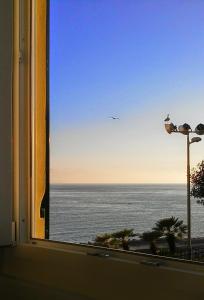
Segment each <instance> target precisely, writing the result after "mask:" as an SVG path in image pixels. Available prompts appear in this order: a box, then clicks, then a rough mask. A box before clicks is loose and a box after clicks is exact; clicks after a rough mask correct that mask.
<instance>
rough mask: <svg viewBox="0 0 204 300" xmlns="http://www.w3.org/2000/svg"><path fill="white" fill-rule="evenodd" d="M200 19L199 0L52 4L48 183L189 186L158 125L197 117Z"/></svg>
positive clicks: (203, 152)
mask: <svg viewBox="0 0 204 300" xmlns="http://www.w3.org/2000/svg"><path fill="white" fill-rule="evenodd" d="M203 20H204V2H201V1H188V0H185V1H184V0H183V1H176V0H173V1H162V0H160V1H159V0H155V1H146V0H138V1H135V0H102V1H90V0H84V1H80V0H79V1H76V0H50V115H51V116H50V139H51V144H50V163H51V169H50V170H51V171H50V177H51V183H185V182H186V138H185V136H184V135H181V134H171V135H168V134H167V133H166V131H165V129H164V122H163V121H164V119H165V117H166V115H167V114H168V113H169V114H170V117H171V119H172V122H174V123H175V124H177V125H181V124H183V123H185V122H187V123H189V124H190V125H191V126H192V129H194V128H195V127H196V125H197V124H198V123H204V113H203V112H204V22H203ZM110 116H116V117H119V119H115V120H113V119H111V118H110ZM203 159H204V136H203V141H201V142H200V143H196V144H193V145H192V146H191V166H192V167H194V166H195V165H196V164H197V163H199V162H200V161H201V160H203Z"/></svg>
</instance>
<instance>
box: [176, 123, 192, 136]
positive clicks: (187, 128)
mask: <svg viewBox="0 0 204 300" xmlns="http://www.w3.org/2000/svg"><path fill="white" fill-rule="evenodd" d="M178 131H179V132H180V133H182V134H185V135H187V134H188V133H189V132H190V131H191V126H190V125H189V124H187V123H184V124H183V125H180V126H179V127H178Z"/></svg>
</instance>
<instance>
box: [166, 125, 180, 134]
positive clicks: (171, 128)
mask: <svg viewBox="0 0 204 300" xmlns="http://www.w3.org/2000/svg"><path fill="white" fill-rule="evenodd" d="M165 129H166V131H167V132H168V133H169V134H171V133H172V132H176V131H177V127H176V125H174V124H173V123H166V124H165Z"/></svg>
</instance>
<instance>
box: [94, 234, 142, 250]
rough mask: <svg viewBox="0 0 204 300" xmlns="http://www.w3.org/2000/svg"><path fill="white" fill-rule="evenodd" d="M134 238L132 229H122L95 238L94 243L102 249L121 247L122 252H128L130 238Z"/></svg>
mask: <svg viewBox="0 0 204 300" xmlns="http://www.w3.org/2000/svg"><path fill="white" fill-rule="evenodd" d="M134 236H136V234H135V233H134V229H123V230H120V231H116V232H112V233H104V234H102V235H98V236H96V238H95V240H94V242H95V244H96V245H99V246H102V247H108V248H110V247H112V248H113V247H114V248H119V247H122V248H123V250H129V241H130V238H131V237H134Z"/></svg>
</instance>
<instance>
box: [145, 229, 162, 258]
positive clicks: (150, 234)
mask: <svg viewBox="0 0 204 300" xmlns="http://www.w3.org/2000/svg"><path fill="white" fill-rule="evenodd" d="M160 237H161V234H160V232H158V231H146V232H143V234H142V235H141V236H140V238H141V239H142V240H144V241H146V242H148V243H149V244H150V250H151V251H152V253H153V254H155V255H156V254H159V249H158V248H157V246H156V240H157V239H159V238H160Z"/></svg>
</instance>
